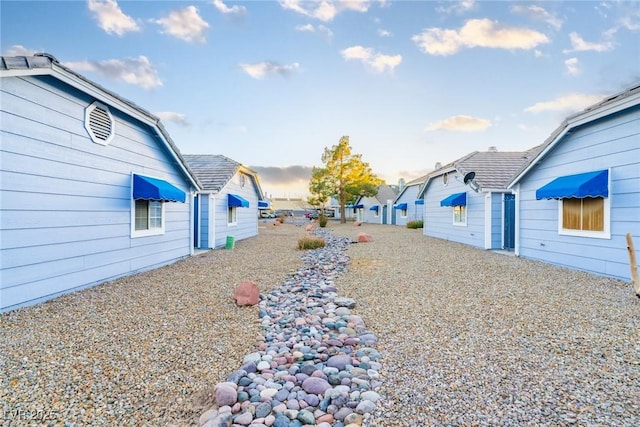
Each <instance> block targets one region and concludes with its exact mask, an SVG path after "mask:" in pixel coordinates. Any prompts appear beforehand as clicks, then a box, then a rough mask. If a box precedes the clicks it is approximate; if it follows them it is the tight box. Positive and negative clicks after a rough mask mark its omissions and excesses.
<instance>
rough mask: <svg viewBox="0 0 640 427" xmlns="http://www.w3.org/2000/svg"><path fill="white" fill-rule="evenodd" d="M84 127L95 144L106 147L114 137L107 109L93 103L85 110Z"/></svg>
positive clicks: (97, 103) (111, 119)
mask: <svg viewBox="0 0 640 427" xmlns="http://www.w3.org/2000/svg"><path fill="white" fill-rule="evenodd" d="M84 127H85V129H87V132H89V136H91V140H92V141H93V142H95V143H96V144H101V145H107V144H109V142H111V139H112V138H113V135H114V122H113V116H112V115H111V112H110V111H109V107H107V106H106V105H104V104H101V103H99V102H94V103H93V104H91V105H89V106H88V107H87V109H86V110H85V115H84Z"/></svg>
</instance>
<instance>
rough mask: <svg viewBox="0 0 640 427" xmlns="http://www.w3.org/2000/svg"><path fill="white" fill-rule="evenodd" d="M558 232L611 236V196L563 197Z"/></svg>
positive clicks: (575, 234)
mask: <svg viewBox="0 0 640 427" xmlns="http://www.w3.org/2000/svg"><path fill="white" fill-rule="evenodd" d="M560 202H561V203H559V206H560V212H559V214H558V216H559V218H558V224H559V226H558V233H560V234H568V235H573V236H587V237H601V238H610V233H609V198H605V197H585V198H583V199H576V198H568V199H561V200H560Z"/></svg>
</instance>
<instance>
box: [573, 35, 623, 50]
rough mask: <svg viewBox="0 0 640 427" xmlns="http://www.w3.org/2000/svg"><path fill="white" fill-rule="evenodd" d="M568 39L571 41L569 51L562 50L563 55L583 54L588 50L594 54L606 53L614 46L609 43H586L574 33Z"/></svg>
mask: <svg viewBox="0 0 640 427" xmlns="http://www.w3.org/2000/svg"><path fill="white" fill-rule="evenodd" d="M569 39H570V40H571V49H565V50H563V53H571V52H583V51H589V50H592V51H595V52H606V51H609V50H611V49H613V48H614V44H613V42H611V41H605V42H601V43H591V42H587V41H585V40H584V39H583V38H582V37H580V34H578V33H576V32H573V33H570V34H569Z"/></svg>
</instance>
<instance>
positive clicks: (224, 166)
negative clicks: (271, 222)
mask: <svg viewBox="0 0 640 427" xmlns="http://www.w3.org/2000/svg"><path fill="white" fill-rule="evenodd" d="M183 157H184V159H185V161H186V162H187V165H189V168H190V169H191V170H192V171H193V173H194V174H195V175H196V177H198V180H199V181H200V184H201V185H202V189H203V190H205V191H213V192H218V191H220V190H222V189H223V188H224V186H225V185H227V183H228V182H229V180H231V178H233V176H234V175H235V174H236V173H237V172H242V173H244V174H247V175H250V176H252V177H253V179H254V182H255V185H256V190H257V191H258V194H259V195H260V197H262V189H261V188H260V183H259V182H258V174H257V172H255V171H254V170H252V169H250V168H248V167H246V166H244V165H243V164H242V163H239V162H236V161H235V160H232V159H230V158H228V157H226V156H223V155H220V154H185V155H184V156H183Z"/></svg>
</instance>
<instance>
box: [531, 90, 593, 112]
mask: <svg viewBox="0 0 640 427" xmlns="http://www.w3.org/2000/svg"><path fill="white" fill-rule="evenodd" d="M601 100H602V96H600V95H587V94H583V93H572V94H569V95H565V96H561V97H559V98H556V99H554V100H553V101H544V102H537V103H535V104H534V105H532V106H530V107H527V108H525V109H524V111H526V112H528V113H541V112H543V111H560V112H565V113H573V112H576V111H580V110H583V109H585V108H586V107H588V106H590V105H592V104H595V103H597V102H599V101H601Z"/></svg>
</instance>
